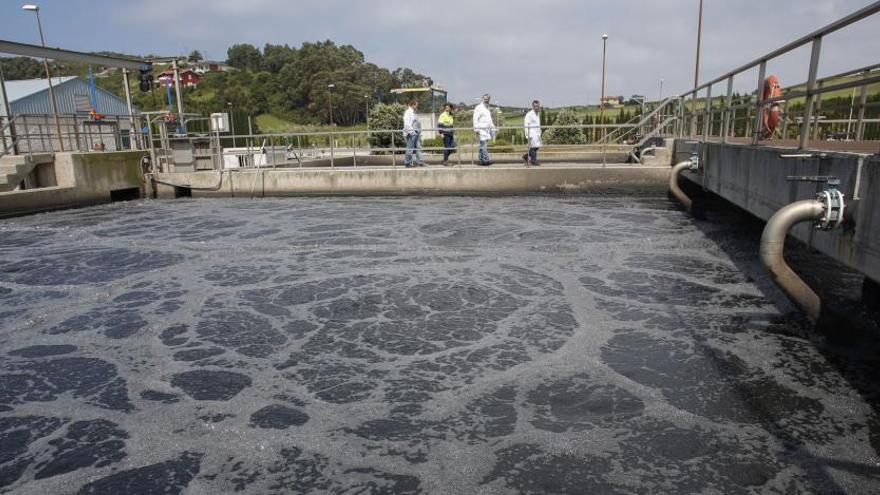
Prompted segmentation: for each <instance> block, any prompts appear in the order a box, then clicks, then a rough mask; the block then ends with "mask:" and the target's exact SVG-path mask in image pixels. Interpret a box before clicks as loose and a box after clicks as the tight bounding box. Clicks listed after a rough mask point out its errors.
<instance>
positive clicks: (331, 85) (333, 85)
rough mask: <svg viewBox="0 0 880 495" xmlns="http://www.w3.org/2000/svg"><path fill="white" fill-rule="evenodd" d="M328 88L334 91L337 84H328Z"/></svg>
mask: <svg viewBox="0 0 880 495" xmlns="http://www.w3.org/2000/svg"><path fill="white" fill-rule="evenodd" d="M327 87H328V88H330V89H333V88H335V87H336V85H335V84H328V85H327Z"/></svg>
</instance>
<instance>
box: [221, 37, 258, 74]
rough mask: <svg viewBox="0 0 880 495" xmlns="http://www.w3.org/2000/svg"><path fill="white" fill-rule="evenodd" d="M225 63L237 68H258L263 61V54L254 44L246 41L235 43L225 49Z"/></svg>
mask: <svg viewBox="0 0 880 495" xmlns="http://www.w3.org/2000/svg"><path fill="white" fill-rule="evenodd" d="M226 63H228V64H229V65H230V66H231V67H235V68H237V69H249V70H254V71H256V70H260V68H261V66H262V63H263V55H262V54H261V53H260V50H257V49H256V47H254V45H250V44H247V43H244V44H236V45H232V46H230V47H229V49H228V50H226Z"/></svg>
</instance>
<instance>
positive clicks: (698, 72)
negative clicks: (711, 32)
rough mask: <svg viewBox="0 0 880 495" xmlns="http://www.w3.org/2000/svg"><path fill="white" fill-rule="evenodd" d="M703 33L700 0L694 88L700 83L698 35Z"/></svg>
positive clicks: (701, 3) (701, 4) (701, 1)
mask: <svg viewBox="0 0 880 495" xmlns="http://www.w3.org/2000/svg"><path fill="white" fill-rule="evenodd" d="M702 33H703V0H700V13H699V14H698V16H697V66H696V68H695V69H694V89H697V86H698V85H699V84H700V37H701V35H702Z"/></svg>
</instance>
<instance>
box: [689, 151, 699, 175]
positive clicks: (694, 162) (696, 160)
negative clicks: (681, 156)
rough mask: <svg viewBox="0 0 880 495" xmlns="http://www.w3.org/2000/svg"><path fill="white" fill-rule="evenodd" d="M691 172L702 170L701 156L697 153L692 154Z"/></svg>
mask: <svg viewBox="0 0 880 495" xmlns="http://www.w3.org/2000/svg"><path fill="white" fill-rule="evenodd" d="M689 170H694V171H696V170H700V155H698V154H697V153H691V166H690V168H689Z"/></svg>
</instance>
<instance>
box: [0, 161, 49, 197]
mask: <svg viewBox="0 0 880 495" xmlns="http://www.w3.org/2000/svg"><path fill="white" fill-rule="evenodd" d="M54 160H55V155H54V153H34V154H32V155H7V156H4V157H2V158H0V192H8V191H12V190H15V189H16V188H17V187H18V186H19V184H21V181H23V180H24V178H25V177H27V175H28V174H29V173H31V171H32V170H33V169H34V167H36V166H37V165H39V164H42V163H52V162H53V161H54Z"/></svg>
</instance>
